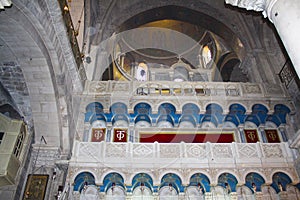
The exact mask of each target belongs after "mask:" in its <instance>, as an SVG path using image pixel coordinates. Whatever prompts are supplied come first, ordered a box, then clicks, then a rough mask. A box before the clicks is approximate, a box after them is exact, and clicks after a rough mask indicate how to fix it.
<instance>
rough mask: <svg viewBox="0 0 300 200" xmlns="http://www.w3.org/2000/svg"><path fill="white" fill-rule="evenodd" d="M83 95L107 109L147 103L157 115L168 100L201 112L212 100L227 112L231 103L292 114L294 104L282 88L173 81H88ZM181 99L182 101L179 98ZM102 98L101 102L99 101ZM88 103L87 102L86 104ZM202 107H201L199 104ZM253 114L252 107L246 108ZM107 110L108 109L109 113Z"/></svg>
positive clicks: (253, 84)
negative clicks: (280, 109) (116, 104)
mask: <svg viewBox="0 0 300 200" xmlns="http://www.w3.org/2000/svg"><path fill="white" fill-rule="evenodd" d="M85 87H86V88H85V90H84V91H85V92H84V94H83V95H84V96H85V99H86V101H90V102H92V101H101V103H102V105H103V106H104V108H105V109H108V108H109V107H110V105H111V103H114V102H119V101H121V102H123V103H126V104H127V106H128V109H129V112H130V110H132V109H133V106H134V105H135V103H136V102H140V101H143V100H146V101H147V102H149V103H150V104H151V105H152V110H153V111H154V112H155V111H157V108H156V106H155V105H159V104H160V102H165V101H168V102H170V103H173V104H174V105H176V106H177V107H176V109H177V110H180V109H181V107H182V105H184V104H185V103H191V102H194V103H195V104H198V105H199V106H200V107H201V109H205V105H206V104H208V103H209V102H211V101H214V102H216V103H219V104H220V105H222V106H223V108H224V111H225V112H226V108H228V107H229V104H230V102H232V101H239V102H240V103H242V104H243V105H250V106H251V105H253V101H254V102H256V103H257V101H259V102H260V103H265V105H269V109H270V111H271V110H272V109H273V108H274V105H276V104H285V105H287V106H288V107H290V109H291V110H292V111H293V110H294V104H293V103H292V101H291V99H290V98H289V95H288V93H287V91H286V89H285V88H284V86H283V85H278V84H277V85H274V84H262V83H227V82H179V83H178V82H172V81H163V82H162V81H156V82H152V81H147V82H138V81H131V82H130V81H98V82H97V81H87V82H86V85H85ZM179 98H180V99H179ZM97 99H99V100H97ZM87 103H88V102H87ZM200 104H201V105H200ZM246 109H247V110H248V109H249V111H250V112H251V107H249V108H246ZM107 111H108V110H107Z"/></svg>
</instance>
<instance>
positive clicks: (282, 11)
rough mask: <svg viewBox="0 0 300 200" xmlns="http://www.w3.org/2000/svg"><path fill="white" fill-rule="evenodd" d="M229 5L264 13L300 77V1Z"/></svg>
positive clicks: (231, 0) (247, 0)
mask: <svg viewBox="0 0 300 200" xmlns="http://www.w3.org/2000/svg"><path fill="white" fill-rule="evenodd" d="M225 2H226V3H227V4H231V5H233V6H238V7H240V8H245V9H247V10H254V11H259V12H262V13H263V15H264V17H268V18H269V20H270V21H271V22H272V23H273V24H274V26H275V27H276V30H277V32H278V34H279V36H280V38H281V40H282V42H283V44H284V46H285V48H286V50H287V53H288V54H289V56H290V58H291V61H292V62H293V65H294V67H295V70H296V72H297V74H298V76H300V54H299V52H300V36H299V34H298V33H299V32H300V4H299V0H289V1H286V0H225Z"/></svg>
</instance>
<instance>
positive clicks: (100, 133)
mask: <svg viewBox="0 0 300 200" xmlns="http://www.w3.org/2000/svg"><path fill="white" fill-rule="evenodd" d="M105 133H106V128H92V139H91V141H92V142H101V141H104V140H105Z"/></svg>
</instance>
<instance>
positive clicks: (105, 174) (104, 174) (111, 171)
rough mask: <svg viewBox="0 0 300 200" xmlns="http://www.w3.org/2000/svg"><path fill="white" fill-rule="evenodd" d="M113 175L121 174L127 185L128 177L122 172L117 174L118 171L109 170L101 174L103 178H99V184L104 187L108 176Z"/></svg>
mask: <svg viewBox="0 0 300 200" xmlns="http://www.w3.org/2000/svg"><path fill="white" fill-rule="evenodd" d="M112 173H117V174H119V175H120V176H121V177H122V178H123V180H124V183H127V176H126V174H124V173H122V172H120V171H118V172H116V171H113V170H109V171H106V172H104V173H103V174H101V176H100V177H99V183H100V184H101V185H104V179H105V178H106V177H107V175H109V174H112Z"/></svg>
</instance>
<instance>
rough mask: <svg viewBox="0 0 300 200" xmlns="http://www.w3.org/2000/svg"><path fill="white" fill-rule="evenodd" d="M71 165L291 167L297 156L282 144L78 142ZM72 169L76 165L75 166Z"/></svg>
mask: <svg viewBox="0 0 300 200" xmlns="http://www.w3.org/2000/svg"><path fill="white" fill-rule="evenodd" d="M70 163H77V164H79V163H81V164H83V165H84V166H85V167H93V166H99V165H105V166H106V167H107V166H109V167H111V168H114V167H115V168H118V167H123V166H127V167H129V168H143V169H149V170H150V169H155V168H160V167H162V166H167V167H168V168H182V167H188V168H190V169H191V168H197V169H199V168H203V169H207V168H225V167H226V168H242V167H250V168H251V167H258V168H260V167H289V166H291V165H292V164H293V154H292V151H291V150H290V149H289V147H288V144H287V143H285V142H282V143H272V144H271V143H259V142H257V143H236V142H233V143H222V144H221V143H209V142H207V143H198V144H192V143H183V142H182V143H173V144H170V143H157V142H155V143H107V142H99V143H96V142H94V143H92V142H79V141H76V142H75V144H74V149H73V157H72V158H71V161H70ZM71 165H72V164H71Z"/></svg>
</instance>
